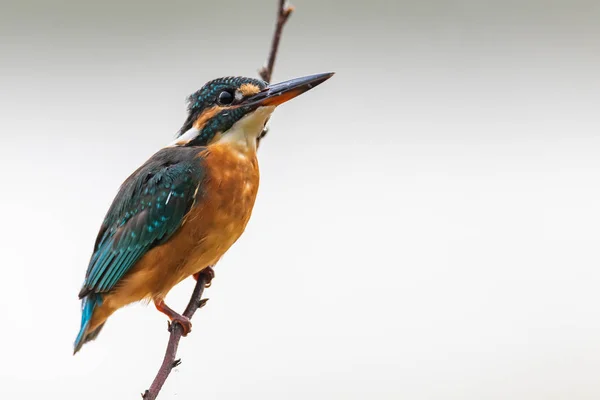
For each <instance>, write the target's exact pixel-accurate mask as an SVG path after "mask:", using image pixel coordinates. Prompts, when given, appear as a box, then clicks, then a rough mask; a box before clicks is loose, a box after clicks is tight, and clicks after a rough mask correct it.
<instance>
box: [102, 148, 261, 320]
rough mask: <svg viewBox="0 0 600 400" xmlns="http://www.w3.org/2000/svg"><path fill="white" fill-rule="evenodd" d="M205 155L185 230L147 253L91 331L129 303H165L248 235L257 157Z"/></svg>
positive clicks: (224, 152)
mask: <svg viewBox="0 0 600 400" xmlns="http://www.w3.org/2000/svg"><path fill="white" fill-rule="evenodd" d="M200 155H201V156H202V157H203V158H204V161H203V164H204V166H205V173H206V175H205V176H206V178H205V179H204V180H203V182H202V184H201V187H200V188H199V189H198V191H197V195H196V202H195V204H194V206H193V207H192V209H191V210H190V212H189V213H188V214H187V215H186V217H185V220H184V223H183V225H182V226H181V227H180V228H179V230H178V231H177V232H176V233H175V234H173V236H172V237H171V238H170V239H169V240H168V241H167V242H165V243H164V244H162V245H160V246H157V247H155V248H153V249H151V250H150V251H149V252H148V253H146V254H145V255H144V256H143V257H142V258H141V259H140V261H138V262H137V263H136V265H135V266H134V267H133V268H132V270H131V272H129V273H128V274H127V275H126V276H125V277H124V278H123V280H122V282H120V283H119V284H118V286H117V287H116V288H115V289H114V290H113V291H112V292H110V293H108V294H106V295H105V296H104V301H103V304H102V306H101V307H100V308H99V309H98V310H97V311H98V312H97V313H96V314H97V315H94V318H93V320H92V323H91V325H92V326H91V328H93V327H94V326H98V325H100V324H101V323H102V322H104V321H105V320H106V318H108V316H110V314H112V313H113V312H114V311H115V310H117V309H118V308H121V307H123V306H125V305H127V304H129V303H132V302H135V301H140V300H143V299H148V300H150V299H155V298H164V297H165V296H166V295H167V293H168V292H169V291H170V290H171V289H172V288H173V286H175V285H176V284H177V283H179V282H181V281H182V280H183V279H185V278H187V277H189V276H190V275H192V274H195V273H196V272H199V271H201V270H202V269H204V268H206V267H207V266H210V265H214V264H216V263H217V261H219V259H220V258H221V257H222V256H223V254H224V253H225V252H226V251H227V250H228V249H229V248H230V247H231V245H233V244H234V243H235V241H236V240H237V239H238V238H239V237H240V236H241V234H242V233H243V232H244V229H245V228H246V225H247V223H248V221H249V220H250V215H251V214H252V208H253V207H254V201H255V199H256V193H257V191H258V184H259V171H258V162H257V159H256V154H255V153H253V154H244V153H240V152H238V151H236V150H234V149H232V148H231V147H229V146H227V145H223V144H216V145H213V146H210V147H209V148H208V150H205V151H204V152H202V153H201V154H200Z"/></svg>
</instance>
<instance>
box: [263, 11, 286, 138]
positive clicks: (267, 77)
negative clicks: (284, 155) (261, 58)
mask: <svg viewBox="0 0 600 400" xmlns="http://www.w3.org/2000/svg"><path fill="white" fill-rule="evenodd" d="M292 12H294V7H293V6H290V5H288V4H287V3H286V1H285V0H279V6H278V7H277V23H276V24H275V32H273V40H272V41H271V51H270V52H269V57H268V58H267V64H266V65H265V66H264V67H262V68H261V69H259V70H258V74H259V75H260V77H261V79H262V80H263V81H265V82H271V78H272V77H273V67H274V66H275V58H277V50H279V41H280V40H281V32H282V31H283V26H284V25H285V23H286V22H287V20H288V18H289V17H290V15H292ZM267 133H269V128H268V127H265V128H264V129H263V131H262V132H261V133H260V135H258V139H257V140H256V148H259V147H260V141H261V140H262V139H263V138H264V137H265V136H267Z"/></svg>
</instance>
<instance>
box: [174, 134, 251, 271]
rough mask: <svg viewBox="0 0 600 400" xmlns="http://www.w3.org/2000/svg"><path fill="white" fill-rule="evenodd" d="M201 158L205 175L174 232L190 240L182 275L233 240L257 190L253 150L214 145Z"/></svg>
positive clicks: (218, 254) (247, 217) (207, 261)
mask: <svg viewBox="0 0 600 400" xmlns="http://www.w3.org/2000/svg"><path fill="white" fill-rule="evenodd" d="M204 157H205V167H206V176H207V178H206V179H205V181H204V182H203V184H202V187H201V188H200V189H199V191H198V194H197V200H196V204H195V205H194V207H193V208H192V211H191V212H190V213H189V214H188V217H187V218H186V221H185V223H184V225H183V227H182V229H181V230H180V232H179V234H178V235H179V236H184V237H186V238H187V239H185V240H186V241H191V242H192V243H193V245H192V247H191V248H192V250H191V251H190V255H189V257H188V259H187V260H186V263H185V265H182V270H181V273H182V274H183V275H184V277H183V278H185V277H187V276H189V275H191V274H194V273H196V272H198V271H200V270H202V269H203V268H205V267H206V266H208V265H212V264H214V263H216V262H217V261H218V260H219V259H220V258H221V256H222V255H223V254H224V253H225V252H226V251H227V250H228V249H229V248H230V247H231V245H233V243H235V241H236V240H237V239H238V238H239V237H240V236H241V234H242V233H243V232H244V229H246V225H247V224H248V221H249V220H250V216H251V214H252V208H253V207H254V201H255V199H256V194H257V191H258V185H259V171H258V161H257V159H256V154H255V153H252V154H245V153H240V152H238V151H237V150H234V149H232V148H231V147H230V146H228V145H226V144H217V145H213V146H210V147H209V150H208V151H207V152H206V153H205V154H204ZM174 239H175V238H174ZM183 278H182V279H183Z"/></svg>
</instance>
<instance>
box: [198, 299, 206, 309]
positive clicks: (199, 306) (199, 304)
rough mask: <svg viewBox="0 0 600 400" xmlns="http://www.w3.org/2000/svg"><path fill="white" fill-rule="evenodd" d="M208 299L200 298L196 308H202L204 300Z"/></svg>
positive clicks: (204, 303)
mask: <svg viewBox="0 0 600 400" xmlns="http://www.w3.org/2000/svg"><path fill="white" fill-rule="evenodd" d="M207 301H208V299H202V300H200V301H199V302H198V308H202V307H204V306H205V305H206V302H207Z"/></svg>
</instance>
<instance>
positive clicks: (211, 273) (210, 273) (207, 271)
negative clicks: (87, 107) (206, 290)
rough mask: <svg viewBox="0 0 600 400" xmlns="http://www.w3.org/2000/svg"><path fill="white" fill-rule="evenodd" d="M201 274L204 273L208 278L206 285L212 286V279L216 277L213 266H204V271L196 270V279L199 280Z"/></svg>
mask: <svg viewBox="0 0 600 400" xmlns="http://www.w3.org/2000/svg"><path fill="white" fill-rule="evenodd" d="M200 275H204V276H205V279H206V281H205V282H206V283H205V284H204V287H210V284H211V282H212V280H213V279H214V277H215V270H214V269H213V268H212V267H211V266H208V267H206V268H204V269H203V270H202V271H200V272H196V273H195V274H194V279H195V280H198V278H199V277H200Z"/></svg>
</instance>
